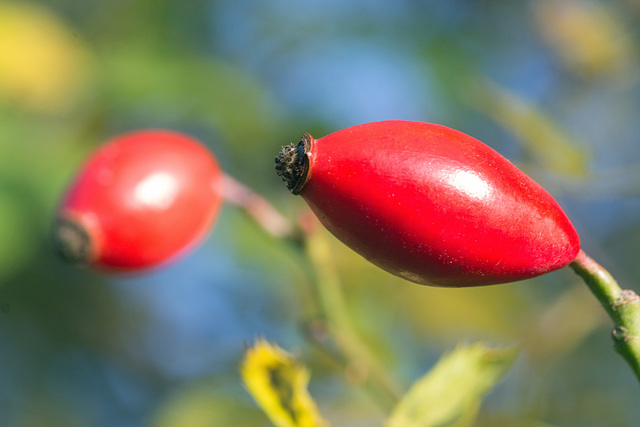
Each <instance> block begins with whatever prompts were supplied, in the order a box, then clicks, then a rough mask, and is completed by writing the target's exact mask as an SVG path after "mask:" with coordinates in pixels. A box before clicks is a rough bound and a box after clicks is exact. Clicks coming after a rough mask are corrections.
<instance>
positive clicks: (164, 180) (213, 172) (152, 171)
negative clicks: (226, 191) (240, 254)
mask: <svg viewBox="0 0 640 427" xmlns="http://www.w3.org/2000/svg"><path fill="white" fill-rule="evenodd" d="M221 187H222V174H221V171H220V168H219V166H218V163H217V161H216V159H215V158H214V157H213V155H212V154H211V153H210V152H209V151H208V150H207V149H206V148H205V147H204V146H203V145H201V144H200V143H199V142H198V141H196V140H194V139H193V138H191V137H189V136H186V135H183V134H180V133H176V132H171V131H166V130H143V131H137V132H132V133H128V134H124V135H121V136H118V137H116V138H114V139H112V140H111V141H109V142H108V143H107V144H105V145H104V146H103V147H101V148H99V149H98V150H97V151H95V152H94V154H93V155H92V156H91V157H90V158H89V159H88V160H87V161H86V163H85V164H84V166H83V168H82V170H81V171H80V173H79V174H78V175H77V177H76V178H75V180H74V181H73V183H72V184H71V186H70V188H69V190H68V192H67V195H66V197H65V198H64V200H63V201H62V203H61V205H60V208H59V211H58V219H57V221H56V225H55V233H54V234H55V240H56V243H57V246H58V249H59V251H60V252H61V253H62V255H63V256H64V257H65V258H67V259H69V260H72V261H77V262H81V263H87V264H90V265H93V266H96V267H101V268H105V269H109V270H137V269H143V268H147V267H152V266H155V265H157V264H160V263H162V262H164V261H166V260H169V259H171V258H173V257H174V256H176V255H177V254H179V253H181V252H183V251H185V250H186V249H187V248H189V247H191V246H192V245H194V244H195V243H197V242H198V241H199V240H201V239H202V238H203V237H204V236H205V235H206V233H207V232H208V231H209V229H210V228H211V227H212V225H213V223H214V221H215V219H216V217H217V214H218V211H219V209H220V205H221V202H222V189H221Z"/></svg>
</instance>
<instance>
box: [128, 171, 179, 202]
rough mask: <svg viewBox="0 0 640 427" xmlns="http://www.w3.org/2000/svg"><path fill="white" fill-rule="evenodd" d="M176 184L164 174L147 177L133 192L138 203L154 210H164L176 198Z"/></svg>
mask: <svg viewBox="0 0 640 427" xmlns="http://www.w3.org/2000/svg"><path fill="white" fill-rule="evenodd" d="M177 193H178V182H177V181H176V180H175V178H174V177H172V176H171V175H169V174H168V173H166V172H158V173H154V174H152V175H149V176H148V177H146V178H145V179H144V180H142V181H141V182H140V183H139V184H138V185H136V188H135V190H134V196H135V199H136V201H137V202H138V203H140V204H142V205H144V206H145V207H150V208H154V209H166V208H168V207H169V206H171V204H172V203H173V201H174V200H175V198H176V195H177Z"/></svg>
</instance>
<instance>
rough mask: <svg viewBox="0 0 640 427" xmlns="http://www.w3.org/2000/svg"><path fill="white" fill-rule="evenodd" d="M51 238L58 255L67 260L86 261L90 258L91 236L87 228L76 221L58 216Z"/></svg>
mask: <svg viewBox="0 0 640 427" xmlns="http://www.w3.org/2000/svg"><path fill="white" fill-rule="evenodd" d="M53 239H54V243H55V245H56V249H57V250H58V253H59V254H60V256H61V257H62V258H63V259H65V260H66V261H69V262H74V263H87V262H89V261H91V259H92V251H91V238H90V237H89V233H87V230H86V229H85V228H84V227H83V226H82V225H80V224H79V223H77V222H76V221H73V220H70V219H67V218H58V220H57V221H56V223H55V226H54V230H53Z"/></svg>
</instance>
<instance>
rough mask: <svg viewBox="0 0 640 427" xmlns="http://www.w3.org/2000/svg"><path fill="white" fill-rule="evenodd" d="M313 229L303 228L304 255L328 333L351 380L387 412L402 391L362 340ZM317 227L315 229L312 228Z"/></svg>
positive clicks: (326, 249)
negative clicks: (344, 358) (343, 358)
mask: <svg viewBox="0 0 640 427" xmlns="http://www.w3.org/2000/svg"><path fill="white" fill-rule="evenodd" d="M313 228H314V227H310V228H307V229H306V231H307V239H306V252H307V254H308V256H309V259H310V261H311V264H312V267H313V272H314V280H313V285H314V287H315V291H316V293H317V295H318V300H319V301H318V302H319V304H320V308H321V311H322V314H323V316H324V320H325V321H326V326H327V329H328V332H329V333H330V335H331V336H332V337H333V339H334V340H335V341H336V343H337V344H338V346H339V347H340V348H341V350H342V351H343V352H344V353H345V355H346V356H347V357H348V359H349V365H350V366H348V368H349V370H350V372H351V373H352V374H355V375H352V376H351V377H352V379H354V380H356V381H357V382H360V383H362V384H363V385H364V386H365V388H366V389H367V390H369V391H370V392H372V394H374V396H375V397H376V399H377V400H378V402H379V403H380V405H381V406H382V407H383V408H384V409H385V410H386V412H387V413H390V412H391V410H392V409H393V408H394V406H395V405H396V404H397V402H398V401H399V399H400V397H401V395H402V388H401V387H400V386H399V385H398V384H397V383H396V382H395V380H394V379H393V378H392V377H391V376H390V375H389V373H388V372H387V370H386V369H385V367H384V366H383V365H382V364H381V362H380V360H379V359H378V357H377V356H376V354H375V353H374V352H372V351H371V348H370V347H369V346H368V345H367V344H366V343H365V342H364V341H363V340H362V338H361V336H360V334H359V333H358V332H357V330H356V328H355V326H354V325H353V322H352V321H351V317H350V315H349V312H348V310H347V304H346V301H345V299H344V295H343V293H342V286H341V284H340V280H339V278H338V274H337V272H336V270H335V267H334V265H335V264H334V262H333V260H332V259H331V248H330V247H329V245H328V242H327V241H326V239H325V238H324V237H323V236H322V235H321V234H320V233H319V232H318V231H316V230H314V229H313ZM315 228H317V227H315Z"/></svg>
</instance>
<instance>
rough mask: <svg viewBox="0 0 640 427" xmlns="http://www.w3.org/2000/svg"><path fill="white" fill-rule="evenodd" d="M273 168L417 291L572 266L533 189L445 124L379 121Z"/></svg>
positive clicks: (564, 229) (336, 230)
mask: <svg viewBox="0 0 640 427" xmlns="http://www.w3.org/2000/svg"><path fill="white" fill-rule="evenodd" d="M276 170H277V172H278V174H279V175H280V176H282V178H283V179H284V180H285V181H286V182H287V186H288V188H289V189H290V190H291V191H292V192H293V193H294V194H300V195H301V196H302V197H303V198H304V200H305V201H306V202H307V203H308V204H309V206H310V207H311V209H312V210H313V212H314V213H315V214H316V215H317V217H318V218H319V219H320V221H321V222H322V224H323V225H324V226H325V227H326V228H327V229H328V230H329V231H330V232H331V233H332V234H334V235H335V236H336V237H337V238H338V239H340V240H341V241H342V242H343V243H345V244H346V245H347V246H349V247H351V248H352V249H353V250H355V251H356V252H358V253H359V254H360V255H362V256H363V257H364V258H366V259H367V260H369V261H371V262H372V263H373V264H376V265H378V266H379V267H381V268H383V269H385V270H387V271H388V272H390V273H393V274H395V275H398V276H400V277H403V278H405V279H408V280H411V281H413V282H416V283H420V284H425V285H433V286H447V287H462V286H481V285H491V284H496V283H504V282H512V281H516V280H521V279H527V278H531V277H535V276H538V275H541V274H544V273H547V272H550V271H553V270H556V269H558V268H561V267H564V266H566V265H568V264H569V263H570V262H571V261H572V260H573V259H574V258H575V257H576V255H577V254H578V251H579V250H580V241H579V238H578V234H577V233H576V231H575V229H574V227H573V225H572V224H571V222H570V221H569V219H568V218H567V216H566V214H565V213H564V212H563V210H562V209H561V208H560V206H559V205H558V203H557V202H556V201H555V200H554V199H553V198H552V197H551V196H550V195H549V194H548V193H547V192H546V191H545V190H544V189H543V188H542V187H541V186H540V185H538V184H537V183H536V182H534V181H533V180H532V179H531V178H529V177H528V176H527V175H525V174H524V173H523V172H522V171H520V170H519V169H518V168H517V167H515V166H514V165H513V164H512V163H510V162H509V161H508V160H507V159H505V158H504V157H502V156H501V155H500V154H498V153H497V152H496V151H494V150H493V149H491V148H490V147H488V146H487V145H485V144H483V143H482V142H480V141H478V140H476V139H474V138H472V137H470V136H468V135H465V134H463V133H461V132H458V131H456V130H453V129H449V128H447V127H444V126H440V125H435V124H430V123H422V122H411V121H383V122H375V123H368V124H364V125H360V126H354V127H351V128H347V129H343V130H340V131H338V132H335V133H332V134H330V135H327V136H325V137H323V138H320V139H314V138H313V137H312V136H311V135H308V134H305V135H304V137H303V138H302V140H301V141H300V142H299V143H298V144H297V145H294V144H291V145H289V146H287V147H284V148H283V150H282V151H281V152H280V154H279V155H278V157H277V158H276Z"/></svg>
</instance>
